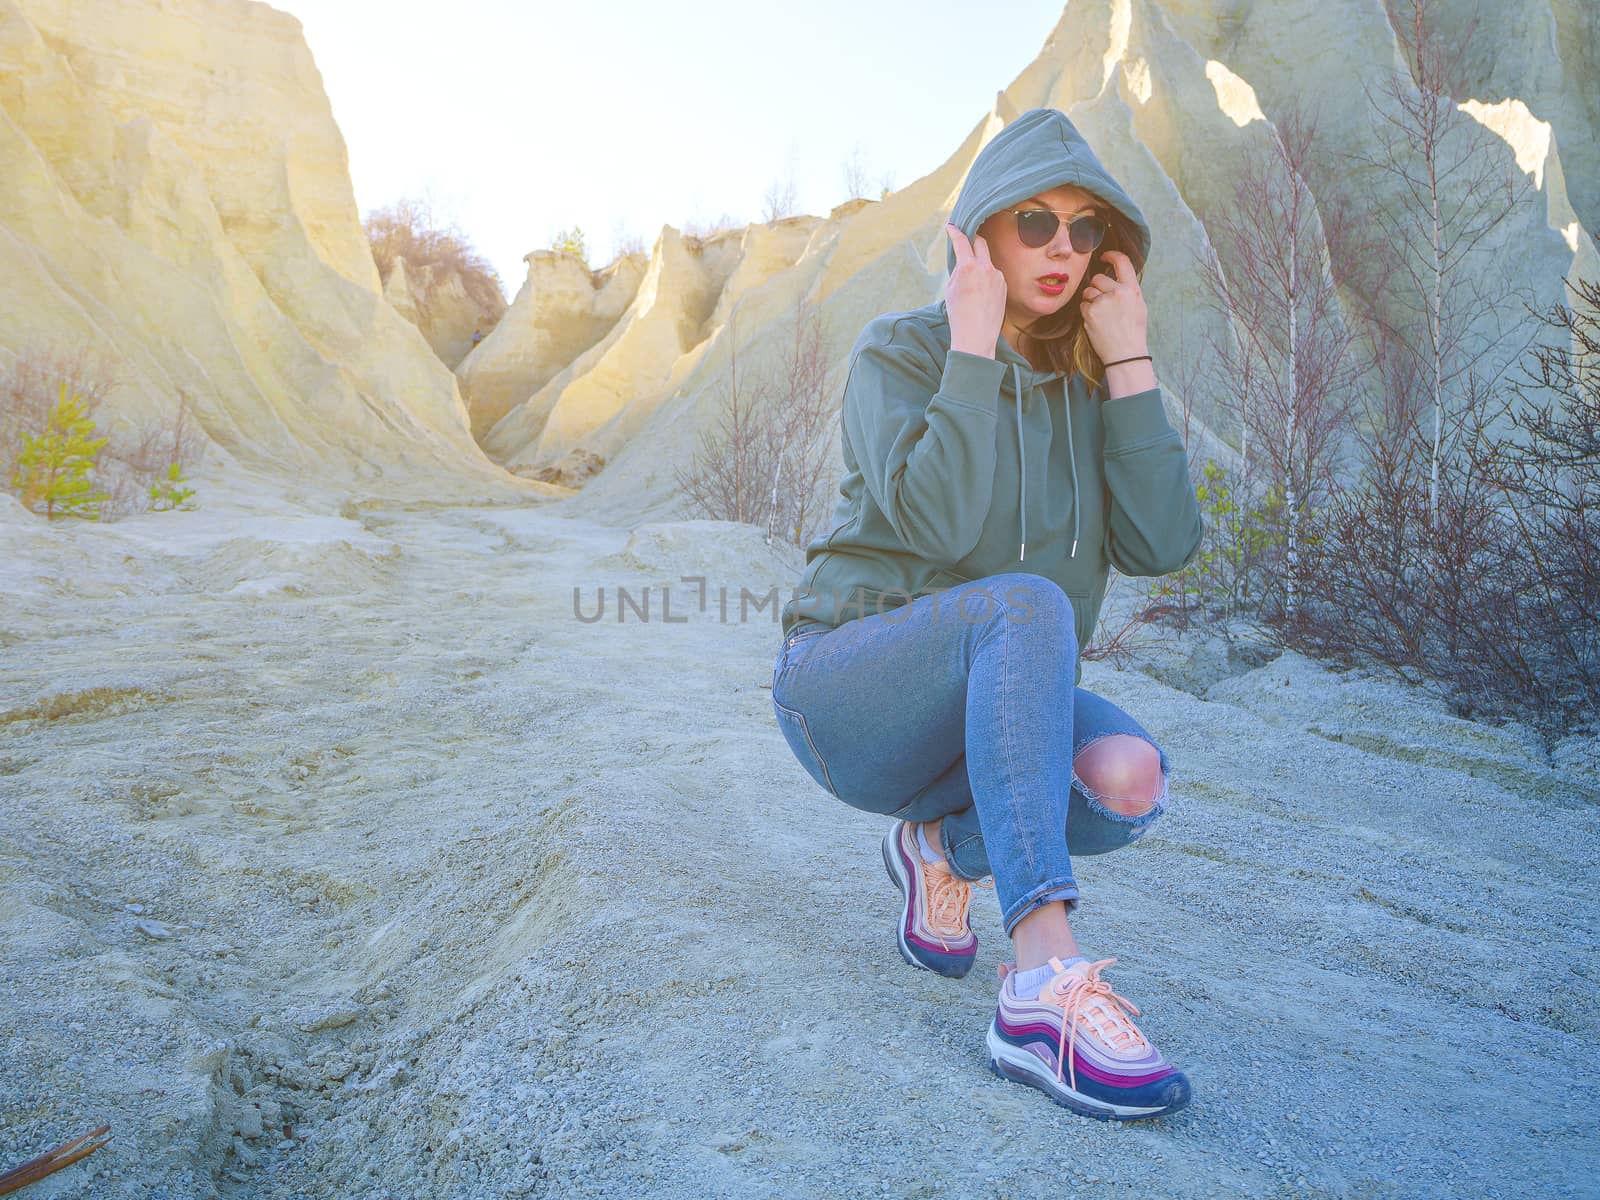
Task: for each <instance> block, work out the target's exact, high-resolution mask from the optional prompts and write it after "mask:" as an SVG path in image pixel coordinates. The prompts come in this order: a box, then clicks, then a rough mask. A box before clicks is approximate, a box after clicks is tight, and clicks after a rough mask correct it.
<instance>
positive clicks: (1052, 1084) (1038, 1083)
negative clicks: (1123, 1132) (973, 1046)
mask: <svg viewBox="0 0 1600 1200" xmlns="http://www.w3.org/2000/svg"><path fill="white" fill-rule="evenodd" d="M984 1043H985V1045H986V1047H987V1048H988V1051H989V1069H990V1070H991V1071H993V1072H994V1073H995V1074H996V1075H998V1076H1000V1078H1001V1079H1009V1080H1012V1081H1013V1082H1015V1083H1025V1084H1027V1085H1028V1086H1029V1087H1035V1088H1038V1089H1039V1090H1040V1091H1041V1092H1043V1093H1044V1094H1045V1095H1047V1096H1049V1097H1050V1099H1052V1100H1054V1101H1055V1102H1056V1103H1057V1104H1059V1105H1061V1106H1062V1107H1063V1108H1070V1109H1071V1110H1072V1111H1073V1112H1075V1113H1079V1114H1081V1115H1082V1116H1085V1117H1094V1118H1096V1119H1098V1120H1101V1121H1113V1120H1114V1121H1137V1120H1140V1119H1142V1118H1145V1117H1156V1116H1165V1115H1166V1114H1167V1113H1171V1112H1177V1111H1178V1109H1180V1108H1182V1107H1183V1106H1184V1105H1186V1104H1188V1103H1189V1095H1188V1092H1189V1089H1188V1087H1187V1085H1185V1086H1183V1088H1182V1098H1181V1100H1179V1102H1178V1103H1176V1104H1159V1105H1154V1106H1150V1105H1145V1106H1138V1105H1129V1104H1111V1103H1109V1102H1108V1101H1105V1100H1095V1099H1092V1098H1091V1097H1089V1096H1085V1095H1084V1094H1083V1093H1082V1092H1078V1091H1074V1090H1073V1089H1072V1088H1070V1087H1068V1086H1067V1083H1066V1080H1061V1081H1059V1082H1057V1080H1056V1076H1055V1072H1054V1071H1052V1070H1050V1068H1049V1067H1047V1066H1045V1065H1044V1063H1043V1062H1041V1061H1040V1060H1039V1059H1038V1058H1037V1057H1035V1056H1034V1055H1032V1054H1030V1053H1028V1051H1026V1050H1021V1049H1018V1048H1017V1047H1016V1046H1013V1045H1012V1044H1011V1043H1010V1042H1008V1041H1006V1040H1005V1039H1004V1038H1002V1037H1001V1036H1000V1034H999V1032H998V1031H997V1030H996V1029H995V1027H994V1022H993V1021H991V1022H990V1023H989V1032H988V1034H987V1035H986V1036H985V1037H984Z"/></svg>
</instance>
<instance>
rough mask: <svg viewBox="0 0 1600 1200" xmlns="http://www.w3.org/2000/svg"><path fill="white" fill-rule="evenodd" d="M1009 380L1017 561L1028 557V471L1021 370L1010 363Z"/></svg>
mask: <svg viewBox="0 0 1600 1200" xmlns="http://www.w3.org/2000/svg"><path fill="white" fill-rule="evenodd" d="M1011 381H1012V384H1013V385H1014V390H1015V392H1016V395H1015V399H1016V402H1017V511H1018V512H1019V513H1021V514H1022V544H1021V545H1019V546H1018V547H1017V561H1018V562H1023V561H1025V560H1026V559H1027V557H1028V472H1027V469H1026V468H1027V465H1028V460H1027V457H1026V456H1025V455H1024V454H1023V453H1022V371H1021V370H1020V369H1018V367H1017V364H1016V363H1012V364H1011Z"/></svg>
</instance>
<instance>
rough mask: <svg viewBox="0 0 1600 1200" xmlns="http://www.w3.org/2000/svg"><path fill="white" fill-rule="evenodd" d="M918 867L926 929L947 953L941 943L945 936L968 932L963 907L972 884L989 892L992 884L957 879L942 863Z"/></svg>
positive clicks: (979, 880) (924, 864)
mask: <svg viewBox="0 0 1600 1200" xmlns="http://www.w3.org/2000/svg"><path fill="white" fill-rule="evenodd" d="M922 868H923V871H922V873H923V881H924V883H925V884H926V885H927V886H926V888H925V889H924V890H925V891H926V892H927V897H928V914H927V923H928V928H929V929H931V930H933V933H934V936H935V937H937V938H938V939H939V944H940V945H941V946H943V947H944V948H945V949H946V950H948V949H950V943H949V942H947V941H945V940H944V939H945V936H946V935H949V936H950V937H964V936H965V935H966V934H967V932H968V927H967V906H968V905H969V904H970V903H971V901H972V888H973V885H974V884H976V885H977V886H978V887H981V888H988V889H990V890H993V888H994V881H993V879H990V881H989V882H988V883H984V882H983V880H981V879H976V880H971V879H960V878H958V877H957V876H955V875H954V874H952V873H951V871H950V867H949V864H947V863H943V862H936V863H923V864H922Z"/></svg>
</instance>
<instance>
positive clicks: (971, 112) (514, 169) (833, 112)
mask: <svg viewBox="0 0 1600 1200" xmlns="http://www.w3.org/2000/svg"><path fill="white" fill-rule="evenodd" d="M1065 3H1066V0H1000V2H999V3H996V4H994V5H990V6H987V7H985V8H979V7H978V6H976V5H973V4H971V3H969V2H966V0H916V2H910V0H808V2H806V3H792V2H791V3H783V4H778V3H770V2H764V0H692V2H691V3H688V4H671V3H663V2H661V0H602V2H600V3H583V2H570V0H569V2H566V3H560V4H553V3H549V2H548V0H535V2H534V3H528V0H521V2H520V3H519V2H512V0H451V2H449V3H443V4H441V3H438V0H273V7H275V8H278V9H281V10H284V11H286V12H290V13H292V14H294V16H295V17H297V18H298V19H299V21H300V23H301V24H302V25H303V26H304V28H305V31H306V40H307V42H308V43H309V44H310V46H311V53H312V55H313V57H314V58H315V59H316V63H317V68H318V70H319V71H320V72H321V74H322V80H323V86H324V87H325V88H326V90H327V93H328V98H329V100H330V101H331V103H332V105H333V115H334V119H335V120H336V121H338V123H339V129H340V131H341V132H342V133H343V134H344V140H345V144H346V145H347V146H348V147H349V151H350V172H351V175H352V177H353V182H354V185H355V194H356V203H357V205H358V206H359V208H360V211H361V215H362V216H363V217H365V216H366V215H367V214H368V213H369V212H370V211H372V210H373V209H376V208H380V207H386V206H388V205H391V204H393V203H394V202H395V201H397V200H399V199H400V198H401V197H403V196H404V197H410V198H412V199H417V200H425V201H427V202H428V203H429V204H430V205H431V207H432V210H433V214H434V217H435V223H436V224H439V225H442V226H449V225H454V226H456V227H457V228H459V230H460V231H461V233H462V234H463V235H465V237H466V239H467V240H468V242H470V243H471V244H472V246H473V247H474V248H475V249H476V250H477V251H478V253H480V254H482V255H483V256H484V257H485V258H486V259H488V260H489V262H490V263H491V264H492V265H493V266H494V268H495V269H496V270H497V271H498V272H499V273H500V280H501V284H502V285H503V287H504V288H505V292H506V299H507V300H510V299H511V298H512V297H513V296H515V295H516V292H517V289H518V288H519V287H521V286H522V279H523V274H524V267H523V264H522V256H523V255H524V254H526V253H528V251H530V250H537V249H541V248H543V247H546V246H548V245H549V244H550V242H551V239H552V238H553V236H554V235H555V233H556V232H557V231H558V230H561V229H566V228H570V227H572V226H575V225H576V226H579V227H581V228H582V230H583V232H584V237H585V240H586V242H587V244H588V247H589V262H590V265H591V266H602V265H604V264H605V263H606V262H609V261H610V260H611V258H612V257H613V253H614V248H615V245H616V243H617V242H618V241H619V240H621V238H623V237H625V236H626V235H629V234H631V235H634V236H637V237H638V238H639V239H640V240H642V241H643V243H644V246H645V249H646V250H648V249H649V247H650V246H651V244H653V243H654V241H655V238H656V234H657V233H659V232H660V229H661V226H662V225H663V224H671V225H674V226H676V227H677V228H679V229H682V228H683V226H684V224H685V223H686V222H689V221H697V222H699V223H700V224H702V225H707V224H710V223H711V222H712V221H714V220H716V219H718V218H720V217H722V216H724V215H727V216H730V217H732V218H734V219H735V220H736V221H737V222H738V223H740V224H743V223H744V222H747V221H752V220H760V219H762V215H763V208H764V200H765V197H766V194H767V190H768V188H769V186H770V185H772V184H773V183H774V182H776V181H778V180H780V179H782V178H783V177H785V176H786V175H787V174H789V173H790V171H791V166H790V164H791V163H792V174H793V177H794V181H795V199H796V202H797V205H796V207H797V210H798V211H799V212H806V213H815V214H818V215H824V214H826V213H827V211H828V210H829V209H830V208H832V207H833V206H834V205H836V204H839V203H841V202H842V201H844V200H845V199H846V198H847V191H846V185H845V169H844V167H845V163H846V161H847V160H850V159H851V158H852V156H854V157H855V158H856V159H857V161H859V163H860V165H861V174H863V175H864V176H865V179H866V181H867V184H868V187H867V191H866V194H867V195H869V196H872V197H876V196H877V195H878V194H879V191H880V189H881V188H882V186H883V184H884V183H885V182H886V181H887V182H889V183H890V184H891V186H893V187H896V188H899V187H904V186H905V185H906V184H909V183H911V182H912V181H914V180H916V179H918V178H920V177H921V176H922V175H925V174H926V173H927V172H929V171H931V170H933V169H934V168H935V167H937V166H938V165H939V164H940V163H942V162H943V161H944V160H945V159H946V158H947V157H948V156H949V155H950V153H951V152H952V151H953V150H955V148H956V146H957V145H958V144H959V143H960V142H961V139H962V138H964V137H965V136H966V135H967V134H968V133H969V132H970V131H971V129H972V127H973V126H974V125H975V124H976V123H977V122H978V120H979V119H980V118H981V117H982V116H983V114H984V113H986V112H987V111H988V110H989V108H990V106H991V105H992V104H993V102H994V94H995V93H996V92H997V91H999V90H1001V89H1002V88H1004V87H1005V86H1006V85H1007V84H1009V83H1010V82H1011V81H1012V79H1014V78H1015V77H1016V75H1017V73H1018V72H1019V71H1021V70H1022V68H1023V67H1025V66H1026V65H1027V64H1028V63H1029V62H1031V61H1032V60H1033V59H1034V58H1035V57H1036V56H1037V55H1038V53H1039V51H1040V49H1041V48H1042V47H1043V46H1044V42H1045V39H1046V37H1048V36H1049V33H1050V30H1051V29H1053V28H1054V27H1055V24H1056V22H1057V21H1058V20H1059V19H1060V17H1061V14H1062V12H1063V11H1064V9H1065Z"/></svg>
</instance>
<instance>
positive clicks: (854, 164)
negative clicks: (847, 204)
mask: <svg viewBox="0 0 1600 1200" xmlns="http://www.w3.org/2000/svg"><path fill="white" fill-rule="evenodd" d="M843 170H844V194H845V199H846V200H864V199H866V195H867V168H866V164H865V163H864V162H862V160H861V143H860V142H857V143H856V144H855V146H853V147H852V148H851V150H850V157H848V158H846V159H845V160H844V167H843Z"/></svg>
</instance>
